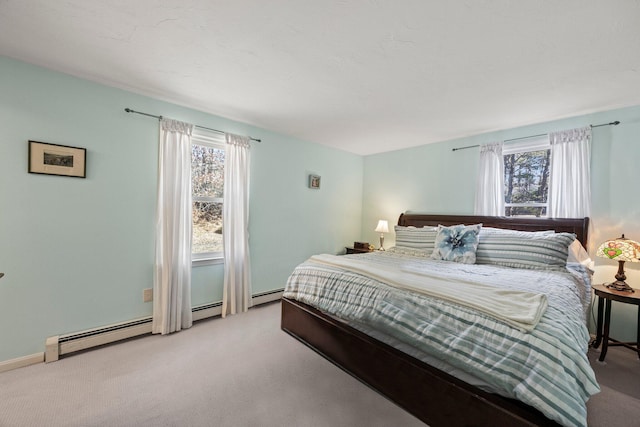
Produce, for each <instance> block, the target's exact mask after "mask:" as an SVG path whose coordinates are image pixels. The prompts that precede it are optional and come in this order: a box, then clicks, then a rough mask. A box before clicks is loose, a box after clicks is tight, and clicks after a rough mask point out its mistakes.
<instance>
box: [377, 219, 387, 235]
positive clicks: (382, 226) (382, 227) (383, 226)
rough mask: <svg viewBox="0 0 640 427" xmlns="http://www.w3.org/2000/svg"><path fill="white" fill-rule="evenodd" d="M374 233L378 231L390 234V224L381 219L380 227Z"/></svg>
mask: <svg viewBox="0 0 640 427" xmlns="http://www.w3.org/2000/svg"><path fill="white" fill-rule="evenodd" d="M374 231H377V232H378V233H388V232H389V223H388V222H387V221H386V220H384V219H381V220H380V221H378V226H377V227H376V229H375V230H374Z"/></svg>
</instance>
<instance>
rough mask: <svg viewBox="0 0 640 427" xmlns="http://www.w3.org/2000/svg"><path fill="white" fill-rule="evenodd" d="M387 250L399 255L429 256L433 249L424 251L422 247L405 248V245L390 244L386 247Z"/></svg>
mask: <svg viewBox="0 0 640 427" xmlns="http://www.w3.org/2000/svg"><path fill="white" fill-rule="evenodd" d="M387 252H391V253H394V254H400V255H411V256H415V257H422V258H429V257H430V256H431V252H433V251H432V250H430V251H425V250H423V249H412V248H405V247H402V246H392V247H390V248H389V249H387Z"/></svg>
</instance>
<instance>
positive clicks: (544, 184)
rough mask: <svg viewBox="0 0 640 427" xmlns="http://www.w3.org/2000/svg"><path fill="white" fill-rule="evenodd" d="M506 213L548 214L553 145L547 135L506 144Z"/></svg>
mask: <svg viewBox="0 0 640 427" xmlns="http://www.w3.org/2000/svg"><path fill="white" fill-rule="evenodd" d="M502 154H503V156H504V202H505V203H504V206H505V216H536V217H538V216H543V217H544V216H547V212H548V207H549V205H548V200H549V169H550V166H551V147H550V145H549V140H548V138H547V137H546V135H545V137H544V138H538V139H529V140H527V141H525V142H520V143H516V144H508V145H505V146H503V149H502Z"/></svg>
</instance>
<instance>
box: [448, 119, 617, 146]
mask: <svg viewBox="0 0 640 427" xmlns="http://www.w3.org/2000/svg"><path fill="white" fill-rule="evenodd" d="M619 124H620V121H619V120H616V121H615V122H610V123H601V124H599V125H589V126H591V128H599V127H600V126H618V125H619ZM545 135H548V134H546V133H541V134H539V135H530V136H521V137H520V138H512V139H505V140H504V141H502V142H512V141H518V140H520V139H527V138H536V137H538V136H545ZM475 147H480V144H476V145H467V146H466V147H458V148H452V149H451V151H458V150H466V149H467V148H475Z"/></svg>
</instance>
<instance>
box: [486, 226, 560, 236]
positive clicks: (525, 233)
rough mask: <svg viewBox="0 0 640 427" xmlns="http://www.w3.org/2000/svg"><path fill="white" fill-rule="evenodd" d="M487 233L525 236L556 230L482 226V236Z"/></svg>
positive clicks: (549, 232)
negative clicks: (523, 229) (524, 229)
mask: <svg viewBox="0 0 640 427" xmlns="http://www.w3.org/2000/svg"><path fill="white" fill-rule="evenodd" d="M486 233H498V234H499V233H504V234H514V233H515V234H519V235H521V236H522V235H523V236H528V235H533V234H555V233H556V232H555V231H553V230H543V231H521V230H511V229H509V228H493V227H482V230H480V237H481V238H482V235H483V234H486Z"/></svg>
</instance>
